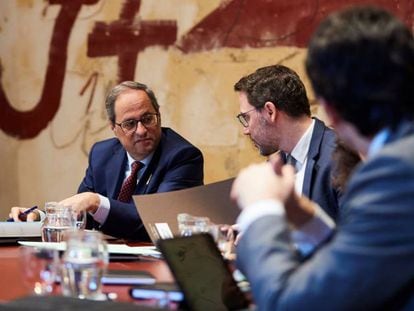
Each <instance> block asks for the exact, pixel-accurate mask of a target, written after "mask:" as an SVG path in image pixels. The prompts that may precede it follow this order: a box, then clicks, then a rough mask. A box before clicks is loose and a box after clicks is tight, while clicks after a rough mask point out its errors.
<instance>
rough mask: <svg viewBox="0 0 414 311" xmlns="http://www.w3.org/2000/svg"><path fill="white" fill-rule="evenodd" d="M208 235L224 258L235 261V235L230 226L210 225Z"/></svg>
mask: <svg viewBox="0 0 414 311" xmlns="http://www.w3.org/2000/svg"><path fill="white" fill-rule="evenodd" d="M210 234H211V235H212V236H213V239H214V241H215V242H216V244H217V247H218V249H219V250H220V252H221V254H222V255H223V257H224V258H226V259H229V260H234V259H235V246H234V241H235V234H234V230H233V229H232V227H231V226H230V225H226V224H219V225H216V224H211V225H210Z"/></svg>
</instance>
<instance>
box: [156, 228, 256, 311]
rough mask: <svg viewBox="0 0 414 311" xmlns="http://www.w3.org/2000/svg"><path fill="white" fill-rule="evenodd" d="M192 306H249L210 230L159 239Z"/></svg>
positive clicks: (199, 308) (197, 310)
mask: <svg viewBox="0 0 414 311" xmlns="http://www.w3.org/2000/svg"><path fill="white" fill-rule="evenodd" d="M158 248H159V249H160V251H161V252H162V254H163V256H164V258H165V260H166V262H167V264H168V266H169V268H170V270H171V272H172V273H173V275H174V277H175V280H176V282H177V284H178V286H179V287H180V289H181V290H182V292H183V293H184V300H185V303H186V305H187V306H188V308H189V309H190V310H194V311H204V310H208V311H210V310H217V311H219V310H247V308H248V306H249V300H248V299H247V297H246V295H245V293H244V292H242V291H241V289H240V288H239V286H238V285H237V283H236V281H235V280H234V278H233V274H232V272H231V270H230V267H229V266H228V264H227V263H226V262H225V261H224V259H223V257H222V255H221V253H220V251H219V249H218V248H217V246H216V243H215V242H214V240H213V238H212V237H211V235H210V234H207V233H201V234H196V235H192V236H187V237H177V238H173V239H165V240H159V241H158Z"/></svg>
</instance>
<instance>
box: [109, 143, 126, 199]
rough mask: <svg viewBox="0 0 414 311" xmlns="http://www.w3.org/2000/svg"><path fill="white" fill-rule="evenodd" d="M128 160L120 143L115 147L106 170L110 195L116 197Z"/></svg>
mask: <svg viewBox="0 0 414 311" xmlns="http://www.w3.org/2000/svg"><path fill="white" fill-rule="evenodd" d="M126 161H127V156H126V151H125V150H124V149H123V148H122V146H121V144H118V145H117V146H115V147H114V149H113V154H112V158H111V159H110V161H109V163H108V166H107V170H106V183H107V189H108V197H110V198H114V199H116V197H117V196H118V192H119V189H120V188H121V185H122V181H123V177H124V173H125V163H126Z"/></svg>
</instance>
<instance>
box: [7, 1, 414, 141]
mask: <svg viewBox="0 0 414 311" xmlns="http://www.w3.org/2000/svg"><path fill="white" fill-rule="evenodd" d="M101 1H102V0H101ZM98 2H99V0H71V1H65V0H48V3H49V4H50V5H59V6H60V11H59V14H58V16H57V18H56V20H55V24H54V28H53V32H52V35H51V40H50V46H49V55H48V65H47V69H46V73H45V77H44V83H43V89H42V92H41V95H40V99H39V101H38V103H37V104H36V105H35V106H34V108H33V109H31V110H29V111H19V110H17V109H15V108H13V105H12V104H11V103H10V102H9V99H8V98H7V95H6V91H7V90H5V89H4V87H3V83H1V82H0V110H1V111H2V113H1V114H0V129H1V130H2V131H4V132H5V133H6V134H7V135H9V136H12V137H15V138H17V139H30V138H34V137H36V136H37V135H38V134H39V133H40V132H41V131H42V130H43V129H45V128H46V127H47V125H48V124H49V122H50V121H52V120H53V118H54V117H55V115H56V113H57V111H58V109H59V106H60V102H61V97H62V89H63V83H64V79H65V73H66V66H67V51H68V42H69V37H70V35H71V31H72V29H73V25H74V23H75V21H76V19H77V16H78V13H79V12H80V10H81V8H82V6H90V5H95V4H97V3H98ZM361 3H367V1H358V0H348V1H345V0H342V1H332V0H319V1H317V0H315V1H309V0H297V1H291V0H280V1H268V0H224V1H222V2H221V4H220V5H219V6H218V7H217V8H216V9H215V10H213V11H212V12H211V13H210V14H208V15H207V16H206V17H205V18H203V19H202V20H201V21H199V22H198V23H197V24H196V25H194V26H193V27H192V28H191V29H190V30H189V31H188V32H187V33H186V34H184V35H183V36H181V37H180V38H177V23H176V21H174V20H151V21H145V20H140V19H139V18H138V17H139V14H140V12H139V10H140V6H141V1H140V0H126V1H124V2H123V4H122V6H121V10H120V13H119V19H118V20H115V21H112V22H110V23H106V22H101V21H96V22H95V23H94V27H93V30H92V31H91V33H89V35H88V42H87V56H88V57H90V58H96V57H108V56H117V58H118V74H117V80H118V81H123V80H134V79H135V78H136V77H135V76H134V74H135V68H136V65H137V61H139V54H140V52H142V51H144V50H145V49H146V48H147V47H150V46H160V47H163V48H175V49H178V50H180V51H182V52H183V53H184V54H186V53H194V52H199V51H209V50H215V49H219V48H222V47H232V48H240V49H242V48H246V47H250V48H262V47H275V46H298V47H306V43H307V41H308V39H309V36H310V34H311V33H312V31H313V30H314V28H315V27H316V25H317V24H318V23H319V21H320V20H321V19H322V18H323V17H324V16H326V15H327V14H328V13H330V12H331V11H334V10H336V9H338V8H340V7H343V6H345V5H349V4H361ZM370 3H375V4H379V5H381V6H384V7H386V8H388V9H390V10H392V11H394V12H395V13H396V14H397V15H399V16H400V17H401V18H402V19H403V20H404V22H406V23H407V24H409V25H410V26H412V25H413V16H414V14H413V13H414V3H413V2H412V1H410V0H399V1H398V0H395V1H389V0H376V1H370ZM1 70H7V68H6V69H4V68H0V79H1V74H2V71H1ZM97 77H98V75H97V73H93V74H92V76H91V77H90V78H89V81H87V83H86V84H85V87H84V89H83V90H82V91H81V94H80V95H82V94H83V93H84V92H85V90H86V89H87V88H89V87H91V88H92V89H91V93H90V94H91V95H90V98H89V101H88V106H87V108H86V113H87V112H88V109H89V107H90V105H91V103H92V101H93V95H94V89H95V86H96V83H97Z"/></svg>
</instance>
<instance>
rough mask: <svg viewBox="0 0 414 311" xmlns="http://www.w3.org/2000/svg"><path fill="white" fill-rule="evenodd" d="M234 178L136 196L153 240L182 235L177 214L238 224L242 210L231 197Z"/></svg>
mask: <svg viewBox="0 0 414 311" xmlns="http://www.w3.org/2000/svg"><path fill="white" fill-rule="evenodd" d="M233 181H234V178H230V179H226V180H223V181H219V182H216V183H211V184H208V185H204V186H198V187H193V188H189V189H183V190H177V191H171V192H163V193H154V194H144V195H136V196H133V199H134V202H135V206H136V208H137V211H138V214H139V216H140V217H141V219H142V222H143V223H144V226H145V229H146V230H147V232H148V234H149V236H150V238H151V240H152V242H153V243H154V244H156V242H157V241H158V240H159V239H166V238H172V237H173V236H176V235H179V234H178V233H179V232H178V223H177V215H178V214H180V213H187V214H190V215H192V216H204V217H208V218H210V220H211V221H212V222H213V223H216V224H234V223H235V222H236V218H237V216H238V215H239V213H240V210H239V209H238V207H237V205H236V204H235V203H234V202H232V201H231V200H230V189H231V185H232V184H233Z"/></svg>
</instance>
